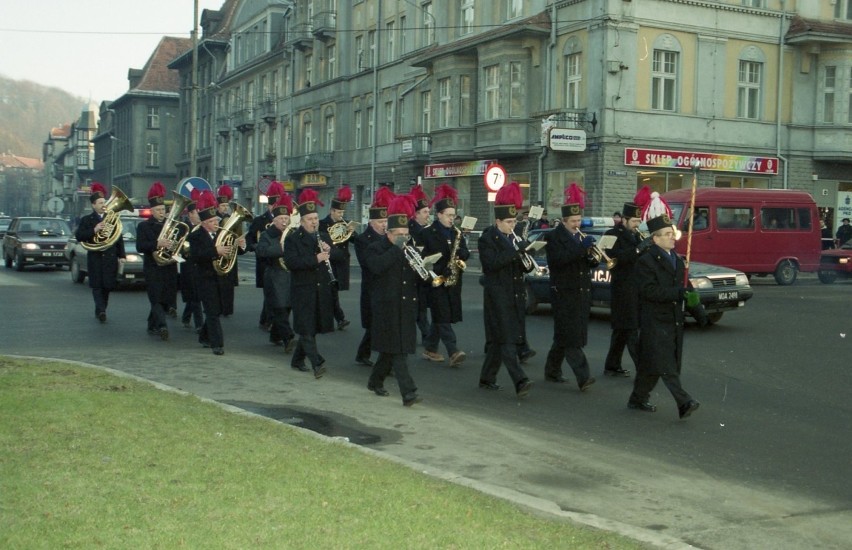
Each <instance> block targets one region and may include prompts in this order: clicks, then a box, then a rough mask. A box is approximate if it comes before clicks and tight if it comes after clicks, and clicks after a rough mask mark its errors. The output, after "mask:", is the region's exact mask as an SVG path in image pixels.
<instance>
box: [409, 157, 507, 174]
mask: <svg viewBox="0 0 852 550" xmlns="http://www.w3.org/2000/svg"><path fill="white" fill-rule="evenodd" d="M495 162H497V161H496V160H472V161H470V162H447V163H442V164H427V165H426V166H424V167H423V177H424V178H427V179H434V178H461V177H465V176H482V175H484V174H485V171H486V170H488V167H489V166H491V165H492V164H494V163H495Z"/></svg>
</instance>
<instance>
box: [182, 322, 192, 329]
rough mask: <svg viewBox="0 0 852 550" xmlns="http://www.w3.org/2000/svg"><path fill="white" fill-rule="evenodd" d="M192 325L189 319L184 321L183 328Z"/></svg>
mask: <svg viewBox="0 0 852 550" xmlns="http://www.w3.org/2000/svg"><path fill="white" fill-rule="evenodd" d="M191 327H192V325H190V324H189V321H183V328H191Z"/></svg>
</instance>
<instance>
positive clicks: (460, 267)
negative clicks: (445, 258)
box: [444, 226, 467, 286]
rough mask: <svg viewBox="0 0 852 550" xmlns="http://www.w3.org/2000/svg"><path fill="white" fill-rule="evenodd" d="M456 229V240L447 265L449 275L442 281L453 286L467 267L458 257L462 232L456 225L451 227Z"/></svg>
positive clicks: (445, 284)
mask: <svg viewBox="0 0 852 550" xmlns="http://www.w3.org/2000/svg"><path fill="white" fill-rule="evenodd" d="M453 229H455V230H456V240H455V242H454V243H453V248H452V250H450V259H449V262H448V265H449V266H450V276H449V277H447V280H446V281H444V286H455V285H457V284H458V282H459V277H460V276H461V274H462V272H464V270H465V269H467V264H465V263H464V260H460V259H458V257H457V256H458V253H459V245H460V244H461V240H462V232H461V230H460V229H459V228H458V227H455V226H454V227H453Z"/></svg>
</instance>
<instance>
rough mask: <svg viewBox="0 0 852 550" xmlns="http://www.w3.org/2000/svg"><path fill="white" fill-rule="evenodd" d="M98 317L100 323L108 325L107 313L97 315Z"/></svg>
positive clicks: (102, 312)
mask: <svg viewBox="0 0 852 550" xmlns="http://www.w3.org/2000/svg"><path fill="white" fill-rule="evenodd" d="M97 317H98V321H100V322H101V323H106V312H104V311H101V312H99V313H98V314H97Z"/></svg>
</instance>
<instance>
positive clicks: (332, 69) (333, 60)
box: [325, 44, 337, 80]
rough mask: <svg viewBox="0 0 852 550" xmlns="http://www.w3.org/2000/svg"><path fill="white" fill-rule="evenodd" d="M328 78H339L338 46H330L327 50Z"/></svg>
mask: <svg viewBox="0 0 852 550" xmlns="http://www.w3.org/2000/svg"><path fill="white" fill-rule="evenodd" d="M325 64H326V71H327V74H326V78H327V79H328V80H331V79H332V78H337V46H335V45H334V44H329V45H328V46H327V47H326V49H325Z"/></svg>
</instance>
